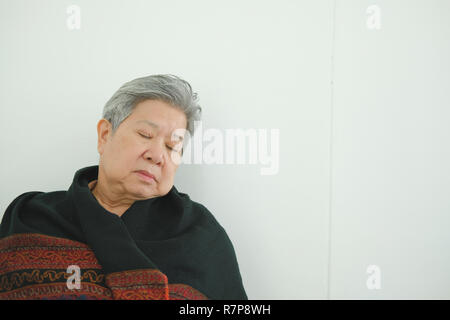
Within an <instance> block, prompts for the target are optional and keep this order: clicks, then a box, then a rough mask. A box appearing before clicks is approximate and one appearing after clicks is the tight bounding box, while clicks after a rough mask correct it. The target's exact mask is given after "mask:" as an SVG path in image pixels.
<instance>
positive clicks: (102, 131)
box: [97, 118, 112, 155]
mask: <svg viewBox="0 0 450 320" xmlns="http://www.w3.org/2000/svg"><path fill="white" fill-rule="evenodd" d="M111 131H112V125H111V122H109V121H108V120H106V119H104V118H103V119H100V120H99V122H98V123H97V136H98V140H97V151H98V153H99V154H100V155H102V154H103V152H104V150H105V145H106V143H107V142H108V139H109V138H110V133H111Z"/></svg>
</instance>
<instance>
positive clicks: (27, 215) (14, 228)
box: [0, 191, 70, 237]
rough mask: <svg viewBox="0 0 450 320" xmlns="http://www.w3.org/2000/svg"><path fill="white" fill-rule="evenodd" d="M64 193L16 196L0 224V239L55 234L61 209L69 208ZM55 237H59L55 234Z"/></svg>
mask: <svg viewBox="0 0 450 320" xmlns="http://www.w3.org/2000/svg"><path fill="white" fill-rule="evenodd" d="M66 193H67V192H66V191H53V192H42V191H29V192H25V193H22V194H20V195H19V196H17V197H16V198H15V199H14V200H13V201H12V202H11V203H10V204H9V205H8V207H7V209H6V211H5V212H4V214H3V217H2V221H1V224H0V237H6V236H9V235H12V234H17V233H44V234H49V235H52V233H55V232H54V231H55V230H54V229H55V224H57V223H58V220H59V221H60V220H61V218H62V216H63V215H64V213H63V211H64V210H63V208H65V210H66V212H67V209H69V208H70V205H69V204H68V199H67V196H66ZM55 235H60V234H59V233H58V232H56V234H55Z"/></svg>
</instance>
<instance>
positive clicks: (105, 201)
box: [88, 180, 134, 217]
mask: <svg viewBox="0 0 450 320" xmlns="http://www.w3.org/2000/svg"><path fill="white" fill-rule="evenodd" d="M88 187H89V189H90V190H91V192H92V195H93V196H94V197H95V199H97V202H98V203H99V204H100V205H101V206H102V207H103V208H105V209H106V210H107V211H109V212H111V213H114V214H116V215H118V216H119V217H120V216H122V214H124V213H125V211H127V209H128V208H129V207H130V206H131V205H132V204H133V202H134V201H130V200H125V199H115V197H114V196H111V194H110V193H108V192H105V191H104V189H103V188H101V184H99V183H98V180H93V181H91V182H89V184H88Z"/></svg>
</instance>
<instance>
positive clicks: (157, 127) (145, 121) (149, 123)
mask: <svg viewBox="0 0 450 320" xmlns="http://www.w3.org/2000/svg"><path fill="white" fill-rule="evenodd" d="M141 122H144V123H146V124H148V125H149V126H151V127H154V128H156V129H159V126H158V125H157V124H156V123H154V122H151V121H148V120H139V121H136V123H141ZM175 136H176V137H177V138H178V141H183V137H182V136H180V135H177V134H176V135H175Z"/></svg>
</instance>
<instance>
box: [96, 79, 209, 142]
mask: <svg viewBox="0 0 450 320" xmlns="http://www.w3.org/2000/svg"><path fill="white" fill-rule="evenodd" d="M144 100H160V101H163V102H166V103H168V104H170V105H172V106H174V107H176V108H179V109H181V110H182V111H184V114H185V115H186V119H187V128H186V129H187V130H188V131H189V133H190V135H191V137H192V136H193V135H194V130H195V128H194V121H197V120H200V119H201V112H202V108H201V107H200V106H199V105H198V98H197V93H195V92H192V87H191V85H190V84H189V83H188V82H187V81H185V80H183V79H181V78H179V77H177V76H175V75H172V74H157V75H151V76H147V77H142V78H137V79H134V80H131V81H129V82H127V83H125V84H124V85H122V86H121V87H120V88H119V90H117V91H116V92H115V93H114V95H113V96H112V97H111V98H110V99H109V100H108V102H107V103H106V105H105V107H104V108H103V118H105V119H106V120H108V121H109V122H111V124H112V134H113V135H114V133H115V132H116V130H117V128H118V127H119V125H120V124H121V123H122V121H124V120H125V119H126V118H127V117H128V116H129V115H130V114H131V112H132V111H133V109H134V107H135V106H136V105H137V104H138V103H139V102H142V101H144Z"/></svg>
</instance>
